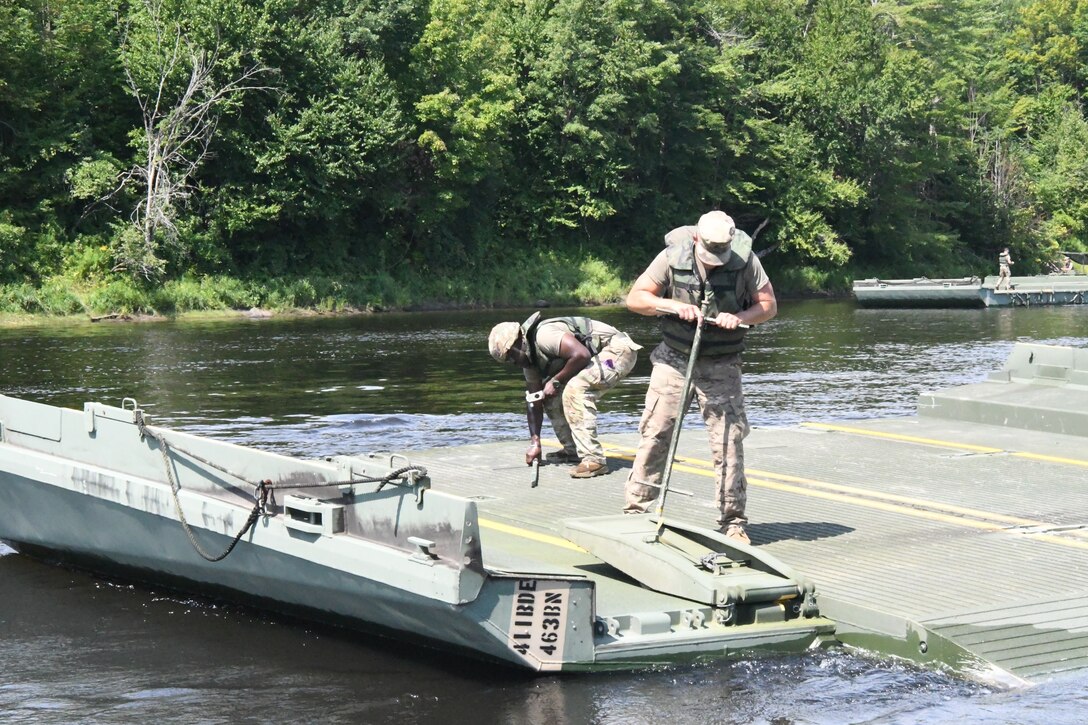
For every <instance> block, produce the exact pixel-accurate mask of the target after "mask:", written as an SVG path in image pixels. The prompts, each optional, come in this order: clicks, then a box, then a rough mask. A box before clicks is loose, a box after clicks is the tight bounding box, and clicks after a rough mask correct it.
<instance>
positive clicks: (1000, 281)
mask: <svg viewBox="0 0 1088 725" xmlns="http://www.w3.org/2000/svg"><path fill="white" fill-rule="evenodd" d="M1011 266H1012V257H1011V256H1010V255H1009V248H1008V247H1005V248H1004V249H1002V250H1001V254H999V255H997V284H995V285H994V291H995V292H996V291H997V290H999V289H1008V288H1009V280H1010V279H1011V276H1010V275H1011V272H1010V271H1009V267H1011Z"/></svg>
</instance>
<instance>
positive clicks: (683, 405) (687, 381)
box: [656, 293, 712, 537]
mask: <svg viewBox="0 0 1088 725" xmlns="http://www.w3.org/2000/svg"><path fill="white" fill-rule="evenodd" d="M711 294H712V293H711ZM709 305H710V297H709V296H708V297H706V298H704V299H703V303H702V305H701V309H700V315H699V321H698V322H697V323H696V327H695V339H693V340H692V341H691V354H690V355H689V356H688V369H687V372H686V373H685V374H684V394H683V396H682V399H681V401H680V410H679V411H677V414H676V422H675V423H674V424H673V427H672V440H670V441H669V452H668V455H667V456H666V457H665V471H664V473H662V475H661V490H660V491H659V492H658V494H657V534H656V535H657V536H659V537H660V536H661V532H662V531H664V530H665V497H666V496H667V495H668V493H669V479H670V478H671V477H672V464H673V459H674V458H676V447H677V446H678V445H679V443H680V428H681V427H682V426H683V423H684V416H685V415H686V414H687V412H688V406H690V405H691V394H692V385H691V378H692V375H693V374H694V373H695V360H696V359H697V358H698V357H699V346H700V344H701V343H702V340H703V325H704V324H705V320H706V311H707V307H708V306H709Z"/></svg>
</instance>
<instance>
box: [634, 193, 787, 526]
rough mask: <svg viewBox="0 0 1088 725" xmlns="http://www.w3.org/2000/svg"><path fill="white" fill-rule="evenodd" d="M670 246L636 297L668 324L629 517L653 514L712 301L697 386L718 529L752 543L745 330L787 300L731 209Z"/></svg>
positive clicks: (673, 238) (683, 231)
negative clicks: (697, 332)
mask: <svg viewBox="0 0 1088 725" xmlns="http://www.w3.org/2000/svg"><path fill="white" fill-rule="evenodd" d="M665 245H666V246H665V249H664V250H663V251H662V252H661V253H660V254H658V255H657V257H656V258H655V259H654V260H653V262H651V263H650V266H649V267H648V268H647V269H646V271H645V272H643V273H642V276H640V277H639V278H638V279H637V280H636V281H635V284H634V286H633V287H632V288H631V291H630V292H629V293H628V295H627V309H629V310H631V311H632V312H636V313H638V314H640V315H659V314H662V313H663V312H664V313H666V314H669V316H668V317H665V318H664V319H663V320H662V323H661V328H662V333H663V337H664V340H663V341H662V342H661V344H659V345H658V346H657V348H656V349H654V351H653V352H652V353H651V354H650V360H651V361H652V362H653V364H654V367H653V372H652V373H651V375H650V388H649V390H648V391H647V392H646V409H645V411H644V412H643V414H642V422H641V424H640V426H639V432H640V433H641V434H642V437H641V440H640V442H639V445H638V452H637V453H636V454H635V462H634V465H633V466H632V467H631V473H630V475H629V476H628V477H627V484H626V506H625V508H624V511H625V512H626V513H638V512H645V511H648V510H649V509H650V506H651V505H652V504H653V502H654V500H655V499H656V498H657V496H658V495H659V494H660V491H661V485H662V479H663V477H664V469H665V464H666V460H665V457H666V455H667V450H668V447H669V441H670V439H671V437H672V431H673V427H674V426H675V425H676V422H677V417H678V415H679V408H680V404H681V402H682V400H683V393H684V378H685V372H684V371H685V370H686V369H687V363H688V358H689V356H690V353H691V349H692V346H693V343H694V336H695V329H696V328H695V325H696V324H697V323H700V322H701V321H702V316H703V313H702V309H701V305H702V302H703V299H704V298H708V299H710V300H711V301H710V303H709V304H708V309H707V313H706V314H707V323H708V325H709V326H707V327H705V328H704V329H703V333H702V338H701V343H702V344H701V346H700V348H699V356H698V358H697V359H696V364H695V369H694V375H693V378H692V384H693V385H694V387H695V398H696V400H697V401H698V402H699V408H700V409H701V410H702V412H703V420H704V421H706V427H707V433H708V434H709V436H710V450H711V453H712V455H713V458H714V474H715V477H716V478H717V486H716V489H717V490H716V495H715V499H716V500H715V504H716V506H717V508H718V526H719V530H720V531H721V532H722V533H723V534H725V535H726V536H727V537H729V538H731V539H735V540H737V541H741V542H743V543H745V544H748V543H751V542H750V540H749V538H748V534H747V532H746V531H745V527H746V526H747V524H748V518H747V516H746V515H745V505H746V503H747V499H748V493H747V488H748V482H747V479H746V478H745V475H744V445H743V442H744V437H745V436H746V435H748V430H749V428H748V418H747V416H746V415H745V412H744V395H743V393H742V391H741V352H742V351H743V350H744V334H745V329H746V328H747V327H748V326H749V325H755V324H758V323H760V322H766V321H767V320H769V319H771V318H772V317H774V316H775V314H777V312H778V301H777V299H776V298H775V295H774V288H773V287H772V286H771V281H770V279H769V278H768V277H767V273H766V272H764V271H763V265H762V264H761V263H760V261H759V258H758V257H757V256H756V255H755V254H754V253H753V252H752V239H751V238H750V237H749V236H748V235H747V234H745V233H744V232H742V231H740V230H738V229H737V228H736V226H735V225H734V224H733V220H732V219H731V218H730V217H729V216H728V215H727V214H725V212H721V211H712V212H708V213H706V214H704V215H703V216H702V217H701V218H700V219H699V223H698V225H696V226H685V227H679V228H677V229H673V230H672V231H671V232H669V233H668V234H667V235H666V236H665ZM711 292H712V293H713V294H711Z"/></svg>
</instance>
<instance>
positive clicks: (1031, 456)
mask: <svg viewBox="0 0 1088 725" xmlns="http://www.w3.org/2000/svg"><path fill="white" fill-rule="evenodd" d="M801 425H802V426H804V427H805V428H816V429H817V430H826V431H836V432H839V433H853V434H854V435H861V436H868V437H870V438H883V439H884V440H893V441H904V442H906V443H919V444H922V445H927V446H937V447H939V448H952V449H955V450H961V451H971V452H972V453H1007V454H1008V455H1010V456H1015V457H1016V458H1026V459H1028V460H1032V461H1043V462H1045V463H1059V464H1062V465H1066V466H1082V467H1084V468H1088V461H1086V460H1084V459H1081V458H1065V457H1063V456H1048V455H1044V454H1042V453H1030V452H1028V451H1010V450H1008V449H1006V448H991V447H989V446H976V445H972V444H970V443H956V442H955V441H946V440H940V439H937V438H921V437H918V436H909V435H903V434H901V433H885V432H883V431H875V430H869V429H868V428H855V427H853V426H848V425H832V424H830V423H802V424H801Z"/></svg>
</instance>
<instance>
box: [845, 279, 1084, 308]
mask: <svg viewBox="0 0 1088 725" xmlns="http://www.w3.org/2000/svg"><path fill="white" fill-rule="evenodd" d="M997 282H998V278H997V277H996V276H990V277H986V278H985V279H979V278H978V277H959V278H955V279H927V278H925V277H920V278H916V279H859V280H855V281H854V283H853V290H852V291H853V294H854V298H855V299H856V300H857V301H858V304H859V305H860V306H862V307H902V308H909V307H1036V306H1052V305H1085V304H1088V275H1085V274H1040V275H1032V276H1024V277H1010V278H1009V285H1008V287H1003V288H1002V289H997Z"/></svg>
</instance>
